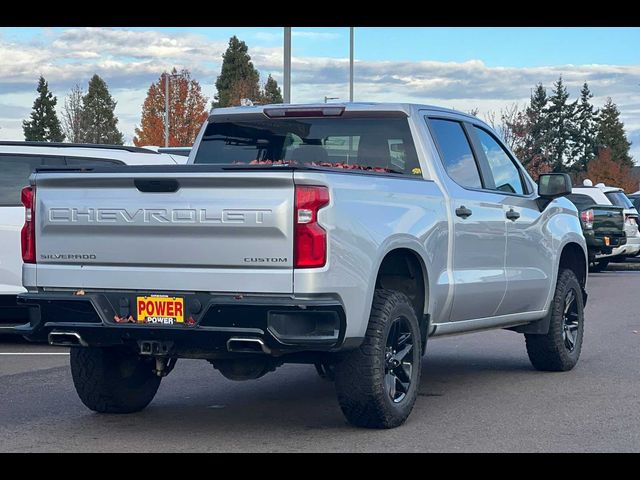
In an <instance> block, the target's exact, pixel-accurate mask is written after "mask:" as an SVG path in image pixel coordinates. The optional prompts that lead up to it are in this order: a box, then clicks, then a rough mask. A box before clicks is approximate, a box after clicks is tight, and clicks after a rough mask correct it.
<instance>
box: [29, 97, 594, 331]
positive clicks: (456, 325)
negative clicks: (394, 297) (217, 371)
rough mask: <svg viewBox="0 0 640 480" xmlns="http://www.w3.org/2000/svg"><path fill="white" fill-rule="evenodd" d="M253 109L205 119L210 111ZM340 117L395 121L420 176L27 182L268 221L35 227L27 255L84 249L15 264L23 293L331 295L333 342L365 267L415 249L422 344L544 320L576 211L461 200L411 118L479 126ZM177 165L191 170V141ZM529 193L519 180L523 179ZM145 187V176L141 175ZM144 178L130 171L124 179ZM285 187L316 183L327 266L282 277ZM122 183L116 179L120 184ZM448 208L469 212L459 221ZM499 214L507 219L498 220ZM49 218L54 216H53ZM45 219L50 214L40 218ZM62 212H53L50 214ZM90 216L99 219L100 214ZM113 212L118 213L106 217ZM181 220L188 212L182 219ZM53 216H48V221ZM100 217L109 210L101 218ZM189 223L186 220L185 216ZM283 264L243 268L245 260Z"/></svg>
mask: <svg viewBox="0 0 640 480" xmlns="http://www.w3.org/2000/svg"><path fill="white" fill-rule="evenodd" d="M262 108H263V107H239V108H233V109H220V110H215V111H214V113H213V117H215V116H216V115H224V116H229V117H231V116H233V115H234V114H236V113H240V114H242V113H247V111H251V112H255V111H260V109H262ZM346 109H347V110H350V111H367V110H375V111H381V110H389V111H402V112H405V113H406V114H407V116H408V119H409V125H410V128H411V132H412V135H413V138H414V142H415V144H416V150H417V152H418V157H419V161H420V167H421V169H422V178H420V177H411V178H408V177H407V178H397V177H396V178H393V177H392V176H387V175H372V174H357V173H351V172H344V173H343V172H335V173H333V172H314V171H303V170H295V171H293V172H291V171H283V172H273V171H270V172H255V173H254V172H247V171H244V172H223V173H207V174H202V175H199V176H197V175H193V176H190V175H187V174H180V175H173V176H171V175H170V174H167V176H168V177H171V178H176V179H177V180H178V181H179V182H180V184H181V186H182V185H184V189H182V188H181V190H180V191H179V192H180V194H179V195H176V194H157V193H156V194H149V193H141V192H138V191H137V190H136V189H135V188H133V187H126V186H125V183H126V182H124V178H121V177H118V174H87V173H83V174H64V175H63V174H59V173H56V174H47V173H44V174H37V175H36V176H35V177H34V181H35V183H36V184H37V192H38V193H37V199H38V200H37V201H38V211H40V212H43V211H44V212H51V210H52V209H53V208H63V209H71V208H74V207H75V208H88V207H90V208H94V209H107V210H108V209H111V210H113V209H117V208H124V209H127V211H128V212H129V213H131V212H132V211H135V210H137V209H147V210H154V209H155V210H158V209H160V210H167V211H169V210H171V211H175V210H176V209H183V210H185V209H186V210H188V209H196V210H197V209H211V211H212V212H213V210H215V209H218V210H216V212H213V213H212V215H214V216H215V214H216V213H220V212H219V209H236V210H240V211H243V210H244V211H253V210H257V209H266V210H270V211H271V212H272V214H271V215H269V219H268V221H264V223H262V224H259V225H258V224H256V223H244V224H242V225H240V224H237V225H235V226H228V225H222V224H217V225H200V224H197V222H195V223H194V222H191V223H189V222H186V223H179V222H175V221H173V220H171V215H170V214H169V213H167V214H165V217H166V216H167V215H168V216H169V218H170V221H169V222H155V223H154V222H144V221H142V220H140V221H137V222H133V223H132V224H130V223H126V222H124V221H122V219H121V220H120V221H113V222H111V223H100V222H93V223H91V224H90V222H88V221H79V222H72V221H63V222H61V223H60V224H58V225H56V224H55V222H51V221H49V220H47V218H49V215H50V213H46V214H45V218H44V219H43V218H42V215H41V216H40V218H38V229H37V232H36V244H37V254H38V256H40V255H41V254H43V253H51V254H53V253H56V252H58V251H61V250H64V251H70V252H76V251H92V252H94V253H95V255H96V258H95V259H93V260H86V261H85V260H80V261H70V260H65V259H47V260H45V261H44V262H43V263H39V264H35V265H25V266H24V271H23V281H24V284H25V286H26V287H27V288H28V289H30V290H34V289H36V288H37V287H42V288H47V289H55V288H63V289H64V288H95V289H101V288H102V289H131V290H145V289H148V290H171V291H175V290H177V291H180V290H184V291H207V292H220V293H225V292H226V293H258V294H265V295H269V294H274V295H275V294H282V293H286V294H292V295H295V296H313V295H317V294H328V295H332V296H334V297H335V298H337V299H339V301H340V302H341V303H342V304H343V306H344V308H345V312H346V318H347V330H346V337H362V336H364V334H365V331H366V328H367V323H368V318H369V313H370V309H371V303H372V299H373V294H374V289H375V282H376V276H377V273H378V269H379V267H380V265H381V263H382V261H383V260H384V258H385V255H386V254H388V253H389V252H390V251H392V250H395V249H398V248H403V249H410V250H412V251H413V252H415V253H416V254H417V255H418V256H419V258H420V259H421V262H422V264H423V267H424V273H425V277H426V284H427V285H426V292H425V294H426V298H427V301H426V302H425V312H424V313H425V314H429V315H430V318H431V323H432V327H434V328H432V334H433V335H446V334H452V333H464V332H468V331H475V330H483V329H486V328H502V327H508V326H514V325H520V324H525V323H528V322H531V321H533V320H537V319H540V318H542V317H543V316H544V315H545V313H546V312H547V311H548V308H549V305H550V302H551V298H552V295H553V292H554V290H555V283H556V278H557V271H558V264H559V257H560V253H561V252H562V248H563V247H564V246H565V245H566V244H568V243H571V242H572V243H576V244H578V245H579V246H580V247H581V248H582V249H583V251H584V252H585V265H586V245H585V241H584V237H583V236H582V230H581V227H580V224H579V221H578V217H577V211H576V209H575V207H574V206H573V204H571V202H569V201H568V200H566V199H558V200H555V201H553V202H552V203H551V204H550V205H549V206H548V207H547V208H546V209H545V210H544V211H543V212H540V211H539V209H538V207H537V204H536V202H535V198H536V195H535V194H531V195H528V196H518V195H509V194H503V193H501V192H488V191H476V190H466V189H463V188H462V187H460V186H458V185H456V184H455V183H454V182H452V181H451V179H449V177H448V176H447V175H446V173H445V172H444V168H443V166H442V163H441V161H440V159H439V158H438V150H437V148H436V146H435V143H434V141H433V139H432V137H431V134H430V132H429V129H428V128H427V124H426V122H425V120H424V117H425V115H429V114H430V113H434V112H435V113H437V114H438V115H440V116H442V115H446V116H450V117H451V118H455V119H459V120H463V121H466V122H470V123H474V124H478V125H482V126H483V127H484V128H488V127H487V126H486V125H485V124H484V123H483V122H481V121H480V120H478V119H477V118H475V117H471V116H468V115H465V114H462V113H459V112H453V111H450V110H444V109H438V108H435V107H428V106H416V105H406V104H382V105H375V104H346ZM203 132H204V127H203V129H202V130H201V133H200V135H199V137H198V139H196V143H195V145H194V148H193V149H192V151H191V155H190V157H189V163H193V161H194V158H195V155H196V154H197V149H198V142H199V140H200V138H201V136H202V134H203ZM523 175H524V176H525V178H526V181H527V182H529V183H530V185H531V186H532V187H533V186H534V185H535V184H534V183H533V181H532V180H531V178H530V177H529V176H528V175H527V174H526V172H524V173H523ZM152 176H153V177H154V178H156V177H158V175H152ZM142 177H144V174H140V173H137V174H135V178H142ZM294 184H311V185H326V186H327V187H328V188H329V193H330V199H331V200H330V204H329V205H327V206H326V207H324V208H322V209H321V210H320V212H319V215H318V220H319V222H320V224H321V225H322V226H323V227H324V228H325V229H326V231H327V236H328V237H327V238H328V247H327V248H328V251H327V263H326V265H325V266H324V267H322V268H313V269H294V268H293V267H292V263H291V259H292V254H293V240H292V238H293V237H292V229H293V201H294V199H293V189H294ZM129 185H130V182H129ZM461 204H464V205H465V206H467V207H468V208H470V209H472V210H473V212H474V213H473V216H472V217H469V218H468V219H464V220H463V219H461V218H459V217H457V216H456V215H455V209H456V208H458V207H459V206H460V205H461ZM510 208H513V209H514V210H516V211H518V212H519V213H520V215H521V216H520V219H518V220H517V221H515V222H513V221H511V220H507V219H506V217H505V213H506V211H507V210H509V209H510ZM61 212H62V211H61ZM54 213H55V211H54ZM65 215H66V216H68V215H69V214H68V213H63V214H62V217H64V218H66V217H65ZM103 215H104V214H103ZM117 215H121V214H116V216H117ZM185 215H186V216H187V217H189V215H192V214H188V213H186V214H185ZM54 217H55V215H54ZM107 217H108V218H114V214H113V212H111V213H110V214H108V215H107ZM189 218H191V217H189ZM272 256H273V257H274V258H286V259H287V261H286V262H282V263H280V262H276V263H273V264H271V263H267V264H260V265H255V264H247V263H246V262H245V261H244V258H245V257H249V258H251V257H256V258H266V257H272Z"/></svg>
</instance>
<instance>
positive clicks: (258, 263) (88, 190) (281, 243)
mask: <svg viewBox="0 0 640 480" xmlns="http://www.w3.org/2000/svg"><path fill="white" fill-rule="evenodd" d="M123 170H126V167H125V168H124V169H119V170H118V172H114V173H105V172H73V173H72V172H64V173H62V172H56V173H49V172H44V173H42V172H39V173H38V174H37V175H36V201H37V204H36V224H37V225H36V254H37V257H36V258H37V270H36V275H37V284H38V286H40V287H47V286H51V287H82V288H114V289H139V290H146V289H148V290H200V291H212V292H262V291H266V290H268V291H269V292H271V293H291V292H293V258H292V254H293V233H292V232H293V202H294V187H293V174H292V172H290V171H282V172H247V171H240V172H238V171H232V172H205V173H203V172H184V171H182V172H181V171H178V172H167V173H153V172H150V173H123Z"/></svg>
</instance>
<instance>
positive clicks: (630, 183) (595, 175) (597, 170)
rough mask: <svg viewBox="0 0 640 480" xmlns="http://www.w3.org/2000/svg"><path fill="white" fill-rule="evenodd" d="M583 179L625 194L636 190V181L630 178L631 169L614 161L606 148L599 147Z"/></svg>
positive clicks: (609, 150)
mask: <svg viewBox="0 0 640 480" xmlns="http://www.w3.org/2000/svg"><path fill="white" fill-rule="evenodd" d="M585 178H588V179H589V180H591V181H592V182H593V184H594V185H596V184H598V183H604V184H605V185H607V186H615V187H620V188H622V189H623V190H624V191H625V192H627V193H633V192H635V191H636V190H638V181H637V179H636V178H634V177H633V176H632V174H631V167H629V166H628V165H625V164H624V163H622V162H617V161H615V160H614V159H613V158H612V156H611V149H610V148H608V147H601V148H600V149H599V150H598V155H597V156H596V158H594V159H593V160H591V161H590V162H589V164H588V166H587V171H586V172H585V174H584V175H583V176H582V180H583V179H585ZM580 183H582V182H580Z"/></svg>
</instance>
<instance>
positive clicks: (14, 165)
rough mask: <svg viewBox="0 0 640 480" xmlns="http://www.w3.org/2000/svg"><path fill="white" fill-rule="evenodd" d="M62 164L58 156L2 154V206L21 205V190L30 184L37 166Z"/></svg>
mask: <svg viewBox="0 0 640 480" xmlns="http://www.w3.org/2000/svg"><path fill="white" fill-rule="evenodd" d="M47 165H50V166H56V167H59V166H62V165H64V161H63V159H62V158H58V157H43V156H40V155H4V154H0V172H1V173H0V206H3V207H14V206H21V205H22V203H21V202H20V191H21V190H22V187H24V186H26V185H28V184H29V176H30V175H31V173H32V172H33V170H34V169H36V168H37V167H42V166H47Z"/></svg>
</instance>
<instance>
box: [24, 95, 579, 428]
mask: <svg viewBox="0 0 640 480" xmlns="http://www.w3.org/2000/svg"><path fill="white" fill-rule="evenodd" d="M188 163H189V164H187V165H176V166H142V167H135V166H114V167H95V168H82V169H73V168H59V169H46V168H41V169H39V170H37V171H36V172H35V173H34V174H33V175H32V176H31V179H30V186H28V187H25V189H24V190H23V192H22V201H23V203H24V205H25V210H26V221H25V226H24V228H23V231H22V254H23V260H24V267H23V281H24V286H25V288H26V289H27V293H24V294H22V295H20V298H19V301H20V302H22V303H24V304H26V305H29V306H30V307H31V308H30V313H31V315H30V318H31V320H30V323H29V324H26V325H24V326H21V327H18V329H19V330H20V331H21V332H22V333H23V334H24V335H25V336H26V337H27V338H29V339H33V340H45V339H48V341H49V342H50V343H51V344H55V345H69V346H71V347H72V348H71V371H72V376H73V381H74V384H75V387H76V390H77V392H78V394H79V396H80V398H81V400H82V401H83V402H84V404H85V405H86V406H87V407H89V408H90V409H92V410H95V411H98V412H117V413H122V412H134V411H138V410H141V409H143V408H144V407H145V406H147V405H148V404H149V402H151V400H152V399H153V397H154V395H155V393H156V391H157V389H158V387H159V384H160V381H161V378H162V377H163V376H165V375H166V374H168V373H169V372H170V371H171V369H172V368H173V366H174V365H175V363H176V361H177V359H178V358H196V359H203V360H207V361H208V362H210V363H211V364H212V365H213V366H214V367H215V368H216V369H218V370H219V371H220V372H221V373H222V374H223V375H224V376H225V377H227V378H230V379H234V380H246V379H254V378H258V377H260V376H262V375H264V374H266V373H267V372H269V371H272V370H274V369H275V368H277V367H278V366H280V365H282V364H284V363H308V364H312V365H315V366H316V368H317V369H318V372H319V373H320V374H322V375H323V376H325V377H328V378H330V379H333V380H334V381H335V387H336V391H337V396H338V401H339V404H340V407H341V409H342V411H343V412H344V414H345V416H346V418H347V419H348V421H349V422H351V423H352V424H354V425H357V426H363V427H373V428H390V427H395V426H398V425H400V424H402V423H403V422H404V421H405V420H406V418H407V417H408V415H409V413H410V412H411V410H412V408H413V405H414V403H415V400H416V396H417V393H418V389H419V383H420V373H421V365H422V363H421V357H422V355H423V354H424V352H425V349H426V344H427V339H428V338H432V337H438V336H442V335H451V334H460V333H467V332H474V331H480V330H486V329H493V328H504V329H510V330H513V331H515V332H519V333H523V334H524V335H525V339H526V349H527V353H528V355H529V358H530V359H531V362H532V364H533V366H534V367H535V368H537V369H540V370H548V371H561V370H569V369H571V368H572V367H573V366H574V365H575V364H576V362H577V361H578V357H579V355H580V350H581V345H582V338H583V331H584V330H583V328H584V327H583V308H584V305H585V302H586V299H587V294H586V291H585V286H586V281H587V249H586V245H585V240H584V237H583V235H582V230H581V227H580V222H579V219H578V216H577V211H576V208H575V207H574V206H573V204H572V203H571V202H570V201H568V200H567V199H565V198H562V197H563V196H564V195H567V194H569V193H571V180H570V179H569V177H568V176H567V175H564V174H548V175H542V176H541V177H540V179H539V183H538V185H536V184H535V183H534V182H533V180H532V179H531V178H530V176H529V175H528V174H527V172H526V171H525V170H524V169H523V168H522V166H521V165H520V164H519V163H518V161H517V160H516V159H515V158H514V156H513V154H512V153H511V152H510V151H509V150H508V149H507V148H506V147H505V146H504V144H503V143H502V142H501V141H500V140H499V139H498V137H497V136H496V135H495V133H494V132H492V130H491V129H490V128H489V127H488V126H487V125H486V124H484V123H483V122H481V121H480V120H479V119H477V118H475V117H472V116H469V115H465V114H463V113H460V112H456V111H452V110H447V109H442V108H437V107H431V106H424V105H408V104H369V103H366V104H365V103H352V104H345V105H337V104H320V105H266V106H251V107H237V108H228V109H217V110H214V111H212V114H211V115H210V117H209V119H208V120H207V122H205V125H203V128H202V130H201V132H200V134H199V136H198V138H197V140H196V143H195V145H194V148H193V150H192V151H191V155H190V157H189V162H188Z"/></svg>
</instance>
